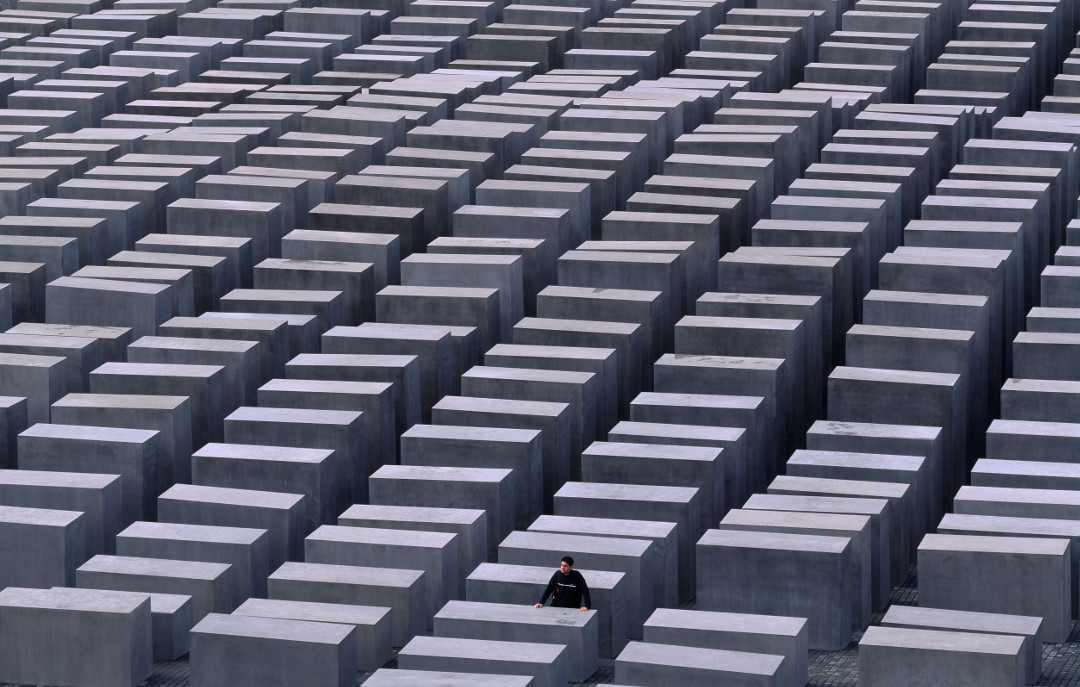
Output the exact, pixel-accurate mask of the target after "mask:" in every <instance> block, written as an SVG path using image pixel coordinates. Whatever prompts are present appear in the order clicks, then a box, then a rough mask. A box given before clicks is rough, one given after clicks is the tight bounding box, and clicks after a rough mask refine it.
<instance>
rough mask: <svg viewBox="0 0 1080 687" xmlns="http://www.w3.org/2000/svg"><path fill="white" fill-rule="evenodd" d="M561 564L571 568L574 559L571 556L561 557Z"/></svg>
mask: <svg viewBox="0 0 1080 687" xmlns="http://www.w3.org/2000/svg"><path fill="white" fill-rule="evenodd" d="M562 562H563V563H566V564H567V565H569V566H570V567H571V568H572V567H574V557H573V556H563V557H562Z"/></svg>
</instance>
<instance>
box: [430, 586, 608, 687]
mask: <svg viewBox="0 0 1080 687" xmlns="http://www.w3.org/2000/svg"><path fill="white" fill-rule="evenodd" d="M536 611H537V609H534V608H530V607H529V606H528V605H522V604H504V603H486V602H479V601H450V602H449V603H447V604H446V605H445V606H444V607H443V608H442V609H441V610H440V611H439V612H438V613H437V614H436V615H435V636H437V637H461V638H463V639H489V640H493V639H497V640H498V641H511V642H517V641H520V642H535V643H539V644H553V645H556V646H558V645H563V646H565V647H566V650H567V653H566V659H567V660H566V668H567V679H569V680H572V681H578V682H579V681H581V680H587V679H589V677H591V676H592V674H593V673H595V672H596V669H597V667H598V666H599V661H598V658H597V657H598V651H597V628H598V625H599V620H598V619H597V617H596V616H597V613H596V611H587V612H585V613H582V612H581V611H579V610H578V609H576V608H550V607H549V608H543V609H540V612H539V613H537V612H536Z"/></svg>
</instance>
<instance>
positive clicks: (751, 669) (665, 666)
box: [615, 642, 786, 687]
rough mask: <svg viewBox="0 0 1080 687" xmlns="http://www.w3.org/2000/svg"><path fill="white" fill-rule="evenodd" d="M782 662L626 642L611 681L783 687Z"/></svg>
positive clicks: (736, 653) (740, 653) (774, 658)
mask: <svg viewBox="0 0 1080 687" xmlns="http://www.w3.org/2000/svg"><path fill="white" fill-rule="evenodd" d="M785 661H786V659H785V658H784V657H783V656H775V655H772V654H760V653H749V652H744V651H728V650H726V649H702V648H698V647H690V646H671V645H668V644H652V643H649V642H630V643H629V644H627V645H626V648H625V649H623V651H622V653H621V654H619V656H618V658H616V659H615V679H616V680H619V681H620V682H627V683H629V682H637V683H641V684H646V685H656V684H669V683H670V682H672V681H678V682H679V683H681V684H686V685H695V686H696V685H702V686H703V685H710V684H717V683H718V682H720V683H723V684H732V685H746V686H747V687H751V686H757V685H761V686H762V687H766V686H770V685H780V684H783V681H782V676H783V672H782V671H783V667H784V662H785Z"/></svg>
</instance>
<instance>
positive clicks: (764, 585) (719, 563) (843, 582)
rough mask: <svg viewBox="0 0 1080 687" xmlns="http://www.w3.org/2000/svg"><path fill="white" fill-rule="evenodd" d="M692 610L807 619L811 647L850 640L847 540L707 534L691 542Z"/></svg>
mask: <svg viewBox="0 0 1080 687" xmlns="http://www.w3.org/2000/svg"><path fill="white" fill-rule="evenodd" d="M697 548H698V557H697V564H698V580H699V582H698V595H697V596H698V608H700V609H701V610H708V611H729V612H735V613H750V612H754V613H762V612H766V613H769V614H773V615H786V616H796V617H804V618H807V621H808V626H807V629H808V645H809V646H810V647H811V648H818V647H822V648H826V647H834V648H839V647H843V646H847V644H848V642H849V641H850V639H851V596H852V585H851V540H850V539H848V538H841V537H823V536H817V535H806V534H783V533H760V532H736V531H729V530H709V531H708V532H707V533H706V534H705V536H704V537H702V538H701V540H700V541H699V542H698V544H697Z"/></svg>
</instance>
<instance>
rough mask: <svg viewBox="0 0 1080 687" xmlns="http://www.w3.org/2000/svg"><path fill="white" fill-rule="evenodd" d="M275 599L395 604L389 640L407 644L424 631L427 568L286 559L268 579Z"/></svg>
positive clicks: (350, 603)
mask: <svg viewBox="0 0 1080 687" xmlns="http://www.w3.org/2000/svg"><path fill="white" fill-rule="evenodd" d="M267 588H268V590H269V594H270V598H271V599H279V600H287V601H308V602H317V603H331V604H348V605H363V606H376V605H377V606H380V607H382V608H389V609H390V642H391V645H392V646H394V647H400V646H404V645H405V644H406V643H407V642H408V641H409V639H410V638H412V637H414V636H415V635H417V634H421V633H423V631H424V625H425V623H424V613H425V602H424V599H425V597H424V571H422V570H403V569H399V568H367V567H358V566H352V565H328V564H323V563H286V564H284V565H282V566H281V567H280V568H278V569H277V570H275V571H274V572H273V573H272V574H271V575H270V578H269V579H268V580H267Z"/></svg>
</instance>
